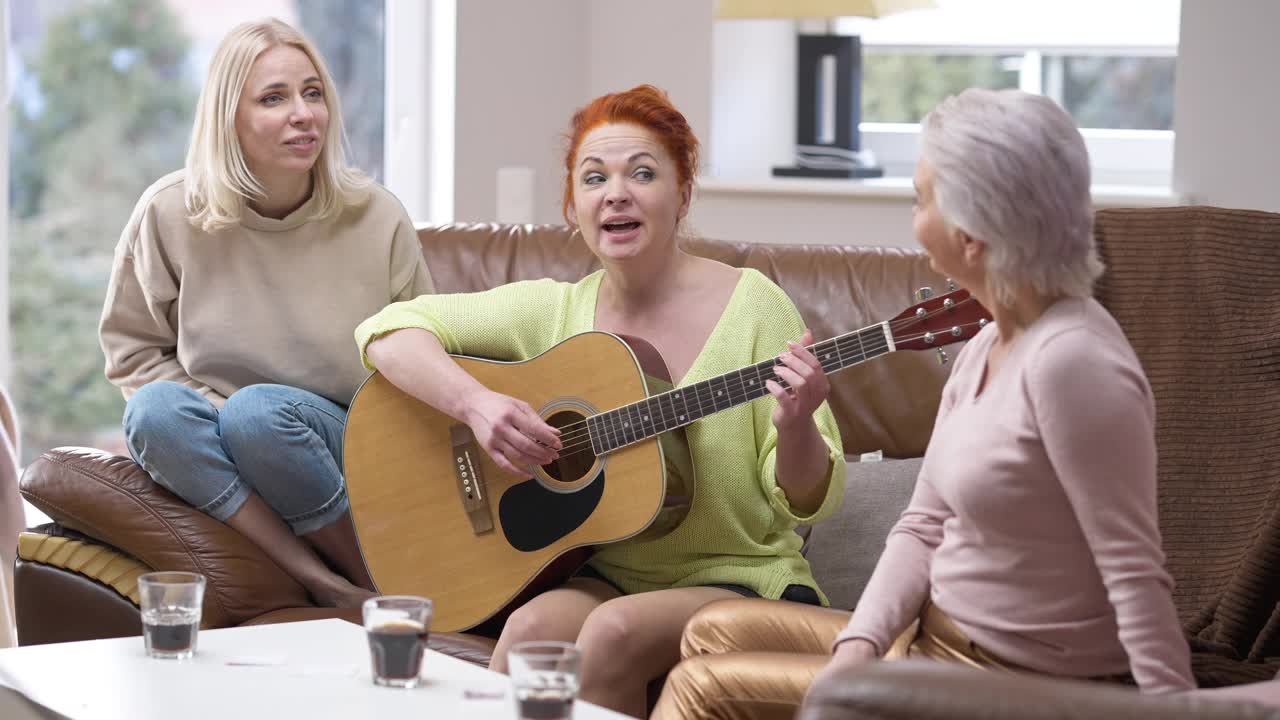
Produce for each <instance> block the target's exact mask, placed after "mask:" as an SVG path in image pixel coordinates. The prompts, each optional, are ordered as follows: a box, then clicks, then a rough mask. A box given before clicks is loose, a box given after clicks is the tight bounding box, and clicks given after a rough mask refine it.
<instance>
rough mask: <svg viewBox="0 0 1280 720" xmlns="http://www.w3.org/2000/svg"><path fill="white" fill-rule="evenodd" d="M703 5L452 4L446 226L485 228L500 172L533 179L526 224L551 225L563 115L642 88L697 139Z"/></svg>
mask: <svg viewBox="0 0 1280 720" xmlns="http://www.w3.org/2000/svg"><path fill="white" fill-rule="evenodd" d="M712 7H713V3H712V0H646V1H645V2H634V1H633V0H536V1H530V0H459V2H458V65H457V72H458V78H457V118H456V128H455V146H456V150H455V156H454V164H455V171H454V179H455V189H454V198H455V201H454V218H455V219H456V220H459V221H466V220H493V219H494V218H495V217H496V216H497V214H498V213H497V204H498V197H497V183H498V181H497V177H498V170H499V169H500V168H503V167H513V166H514V167H528V168H532V170H533V178H534V182H533V185H534V187H533V217H532V218H531V219H532V220H533V221H534V222H561V221H562V220H561V217H560V196H561V188H562V187H563V185H562V183H563V181H564V172H563V170H562V163H563V152H564V140H563V136H564V133H565V130H566V128H567V127H568V124H569V118H570V116H571V115H572V113H573V111H574V109H576V108H578V107H580V106H581V105H583V104H585V103H586V102H587V101H588V100H590V99H591V98H593V97H595V96H597V95H600V94H603V93H605V92H610V91H614V90H619V89H626V88H628V87H631V86H633V85H636V84H638V83H642V82H648V83H652V84H654V85H657V86H659V87H661V88H663V89H665V90H667V91H668V92H669V93H670V94H671V97H672V100H673V101H674V102H675V103H676V105H677V106H678V107H680V109H681V110H682V111H684V113H685V115H686V116H687V117H688V118H689V122H690V124H691V125H692V126H693V129H694V131H695V132H697V133H698V134H699V135H700V136H703V137H705V135H706V133H707V130H708V128H709V127H710V114H711V111H710V107H711V91H710V88H711V50H710V36H711V10H712Z"/></svg>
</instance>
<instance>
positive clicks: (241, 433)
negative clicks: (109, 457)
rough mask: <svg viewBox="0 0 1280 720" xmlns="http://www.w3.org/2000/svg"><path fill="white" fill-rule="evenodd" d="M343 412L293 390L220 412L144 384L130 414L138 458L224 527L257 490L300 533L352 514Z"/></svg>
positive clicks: (175, 390)
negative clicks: (344, 471)
mask: <svg viewBox="0 0 1280 720" xmlns="http://www.w3.org/2000/svg"><path fill="white" fill-rule="evenodd" d="M346 420H347V411H346V408H344V407H342V406H341V405H338V404H337V403H334V402H330V401H329V400H326V399H324V398H322V397H320V396H319V395H316V394H315V393H310V392H307V391H306V390H299V389H298V388H294V387H288V386H286V385H250V386H248V387H246V388H243V389H241V390H239V391H238V392H236V393H234V394H233V395H232V396H231V397H229V398H227V402H226V404H225V405H224V406H223V408H222V410H221V411H219V410H218V409H217V408H215V407H214V406H213V403H211V402H209V401H208V400H207V399H205V397H204V396H202V395H201V394H200V393H198V392H196V391H195V390H192V389H191V388H189V387H186V386H185V385H179V384H178V383H175V382H168V381H158V382H152V383H148V384H146V385H144V386H143V387H142V388H141V389H140V390H138V392H137V393H136V394H134V396H133V397H131V398H129V402H128V404H127V405H126V406H125V410H124V434H125V441H126V442H127V443H128V445H129V452H130V454H132V455H133V459H134V460H135V461H137V463H138V464H139V465H141V466H142V467H143V469H144V470H146V471H147V472H148V473H149V474H150V475H151V477H152V479H154V480H155V481H156V482H157V483H159V484H160V485H163V486H164V487H165V488H166V489H168V490H169V491H170V492H172V493H173V494H175V495H177V496H178V497H180V498H182V499H183V500H186V501H187V502H189V503H191V505H192V506H194V507H195V508H196V509H197V510H200V511H201V512H204V513H207V514H209V515H211V516H213V517H214V518H217V519H218V520H222V521H224V522H225V521H226V520H227V518H229V517H231V516H232V515H234V514H235V513H236V511H238V510H239V509H240V507H241V506H242V505H244V502H245V500H247V499H248V498H249V494H250V493H252V492H257V493H258V494H259V495H260V496H262V499H263V500H264V501H266V503H267V505H269V506H271V508H272V509H273V510H275V511H276V512H277V513H279V514H280V517H282V518H284V521H285V522H286V523H288V524H289V526H290V527H291V528H293V532H294V534H296V535H303V534H305V533H309V532H313V531H315V530H319V529H320V528H323V527H325V526H327V525H329V524H330V523H333V522H334V521H336V520H337V519H338V518H340V517H342V515H343V514H344V513H346V512H347V511H348V510H349V509H350V505H349V503H348V502H347V489H346V485H345V483H344V482H343V480H342V431H343V429H344V428H345V427H346Z"/></svg>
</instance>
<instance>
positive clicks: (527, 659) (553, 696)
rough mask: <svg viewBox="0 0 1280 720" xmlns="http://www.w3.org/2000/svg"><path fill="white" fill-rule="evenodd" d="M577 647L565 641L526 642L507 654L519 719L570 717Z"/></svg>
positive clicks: (562, 719) (575, 686)
mask: <svg viewBox="0 0 1280 720" xmlns="http://www.w3.org/2000/svg"><path fill="white" fill-rule="evenodd" d="M578 661H579V655H578V648H576V647H574V645H573V644H572V643H565V642H525V643H518V644H516V645H515V646H513V647H512V648H511V652H510V653H509V654H508V655H507V667H508V672H509V673H510V674H511V686H512V691H513V692H512V694H513V695H514V696H515V701H516V717H517V718H519V720H569V718H571V717H573V701H574V699H575V698H577V697H578Z"/></svg>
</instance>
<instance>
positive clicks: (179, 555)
mask: <svg viewBox="0 0 1280 720" xmlns="http://www.w3.org/2000/svg"><path fill="white" fill-rule="evenodd" d="M419 239H420V240H421V242H422V249H423V254H424V255H425V257H426V259H427V262H428V265H429V266H430V267H431V270H432V274H433V276H434V277H435V279H436V283H437V286H438V289H439V291H440V292H468V291H476V290H483V289H487V288H491V287H495V286H498V285H502V284H505V283H508V282H512V281H516V280H524V279H532V278H541V277H552V278H557V279H561V280H576V279H578V278H580V277H582V276H583V275H584V274H586V273H589V272H591V271H592V270H594V269H596V268H597V267H598V265H597V263H596V262H595V258H594V257H593V256H592V255H591V254H590V253H589V252H588V251H587V249H586V247H585V245H584V244H583V243H582V241H581V239H580V238H578V237H577V236H575V235H574V234H573V233H571V232H570V231H569V230H568V229H567V228H564V227H560V226H537V227H533V226H501V225H490V224H468V225H451V226H446V227H432V228H424V229H422V230H420V232H419ZM686 246H687V247H688V248H689V249H690V250H691V251H692V252H695V253H698V254H701V255H706V256H709V257H714V258H717V259H719V260H723V261H724V262H727V263H730V264H732V265H736V266H742V267H753V268H756V269H758V270H760V271H762V272H764V273H765V274H767V275H769V276H770V277H771V278H773V279H774V280H775V281H777V282H778V283H779V284H780V285H782V287H783V288H785V289H786V290H787V292H788V293H790V294H791V296H792V297H793V298H794V299H795V301H796V303H797V304H798V305H799V307H800V309H801V312H802V314H803V315H804V317H805V319H806V321H807V322H808V323H810V325H811V326H812V327H813V329H814V331H815V335H816V336H817V337H819V338H826V337H832V336H834V335H837V334H840V333H842V332H846V331H849V330H852V329H856V328H859V327H864V326H866V325H869V324H871V323H873V322H876V321H879V320H882V319H888V318H890V317H892V316H894V315H896V314H897V313H899V312H900V311H902V310H903V309H904V308H906V307H907V306H908V305H910V304H911V303H912V302H913V301H912V299H911V297H912V291H913V290H915V289H917V288H919V287H922V286H925V285H930V284H932V285H935V286H940V285H941V283H942V280H943V279H942V278H939V277H937V276H936V275H935V274H933V273H932V272H931V271H930V270H929V267H928V261H927V260H926V259H925V258H924V257H923V256H922V255H920V254H919V253H917V252H911V251H904V250H894V249H876V248H865V247H828V246H799V245H787V246H783V245H776V246H773V245H770V246H752V245H747V244H743V243H729V242H719V241H713V240H703V239H691V240H688V241H687V242H686ZM353 351H354V345H353ZM945 377H946V370H945V368H942V367H941V366H940V365H939V364H938V363H937V362H936V360H935V359H934V357H932V355H929V354H926V353H897V354H896V355H894V356H890V357H886V358H881V359H878V360H876V361H874V362H871V363H867V364H865V365H862V366H857V367H854V368H850V369H848V370H845V371H844V372H842V373H841V374H840V375H838V376H836V378H835V379H834V385H835V392H834V399H833V402H834V403H835V405H836V408H837V411H836V412H837V416H838V417H839V418H840V424H841V430H842V433H843V436H844V442H845V449H846V451H847V452H849V453H860V452H863V451H867V450H877V449H883V450H884V451H885V453H886V454H887V455H890V456H894V457H913V456H918V455H920V454H921V453H922V451H923V449H924V446H925V443H926V442H927V440H928V437H929V433H930V431H931V428H932V423H933V414H934V412H935V411H936V408H937V403H938V397H939V391H940V388H941V386H942V383H943V382H944V380H945ZM22 492H23V494H24V496H25V497H26V498H27V499H28V500H29V501H30V502H31V503H33V504H34V505H35V506H36V507H39V508H40V509H41V510H43V511H44V512H45V513H47V514H48V515H49V516H50V517H51V518H53V519H54V520H55V523H54V524H53V525H51V526H44V527H41V528H37V529H35V530H34V531H33V532H29V533H26V534H24V536H23V537H22V538H21V541H20V543H19V560H18V564H17V568H16V573H15V574H16V580H15V591H16V615H17V624H18V635H19V642H20V643H21V644H24V645H30V644H36V643H46V642H60V641H69V640H82V639H90V638H103V637H116V636H123V635H134V634H139V633H140V632H141V630H140V626H139V619H138V613H137V607H136V603H137V597H136V582H135V581H136V578H137V575H139V574H141V573H142V572H146V571H147V570H149V569H166V570H190V571H196V572H201V573H203V574H205V575H206V576H207V577H208V583H209V584H208V587H207V590H206V600H205V608H204V621H203V622H204V625H205V627H208V628H217V627H228V626H235V625H243V624H254V623H268V622H285V621H290V620H302V619H313V618H319V617H334V616H337V617H345V618H347V619H351V620H352V621H356V614H355V613H354V612H350V611H346V612H344V611H338V610H327V609H321V608H315V607H309V602H308V598H307V595H306V593H305V592H304V591H303V589H302V587H301V586H300V585H299V584H298V583H296V582H295V581H293V580H292V579H291V578H290V577H289V576H288V575H286V574H284V573H283V571H281V570H280V569H279V568H278V567H276V565H275V564H274V563H272V561H271V560H269V559H268V558H267V557H266V555H264V554H263V553H262V552H261V551H260V550H259V549H258V548H257V547H255V546H254V545H252V544H251V543H249V542H248V541H246V540H245V539H244V538H243V537H241V536H240V535H239V534H238V533H236V532H235V531H233V530H231V529H230V528H228V527H227V526H225V525H223V524H222V523H220V522H217V521H215V520H213V519H212V518H209V517H208V516H206V515H203V514H201V513H198V512H195V511H193V510H192V509H191V508H190V507H189V506H187V505H186V504H185V503H183V502H182V501H180V500H178V499H177V498H175V497H174V496H172V495H170V494H169V493H168V492H166V491H165V490H164V489H162V488H160V487H158V486H157V485H155V484H154V483H153V482H152V481H151V480H150V478H149V477H148V476H147V475H146V474H145V473H144V472H143V471H142V470H141V468H139V467H138V466H137V465H136V464H135V463H134V462H133V461H132V460H130V459H129V458H127V457H120V456H113V455H109V454H106V453H103V452H101V451H96V450H91V449H85V448H58V449H55V450H50V451H49V452H46V453H44V454H43V455H42V456H41V457H40V458H39V459H37V460H36V461H35V462H34V463H32V464H31V465H30V466H29V467H28V468H27V470H26V472H25V474H24V476H23V478H22ZM431 643H432V646H433V647H434V648H435V649H438V650H441V651H444V652H449V653H451V654H454V655H458V656H461V657H464V658H467V659H470V660H472V661H475V662H478V663H484V662H486V661H487V659H488V655H489V651H490V650H491V648H492V641H491V640H489V639H487V638H484V637H479V636H476V635H472V634H466V635H453V634H435V635H433V636H432V638H431Z"/></svg>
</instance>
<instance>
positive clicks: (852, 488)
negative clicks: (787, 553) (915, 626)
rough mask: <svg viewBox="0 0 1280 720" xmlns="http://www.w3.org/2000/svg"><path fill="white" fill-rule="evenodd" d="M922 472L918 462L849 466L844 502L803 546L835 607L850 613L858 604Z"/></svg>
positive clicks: (852, 463) (819, 580) (881, 462)
mask: <svg viewBox="0 0 1280 720" xmlns="http://www.w3.org/2000/svg"><path fill="white" fill-rule="evenodd" d="M919 474H920V458H910V459H908V460H882V461H879V462H851V463H849V472H848V475H847V479H846V481H845V494H844V504H843V505H842V506H841V507H840V509H839V510H838V511H837V512H836V514H835V515H833V516H832V517H830V518H828V519H827V520H824V521H823V522H820V523H818V524H817V525H815V526H813V528H812V529H811V530H810V531H809V537H808V540H807V541H806V542H805V545H804V554H805V557H807V558H808V559H809V564H810V565H811V566H813V576H814V577H815V578H817V580H818V585H819V586H821V587H822V591H823V592H825V593H826V594H827V597H828V598H829V599H830V600H831V607H835V608H842V609H845V610H852V609H853V606H854V605H856V604H857V602H858V597H859V596H860V595H862V589H863V588H864V587H866V584H867V580H869V579H871V572H872V571H873V570H875V568H876V561H878V560H879V559H880V553H882V552H884V541H885V538H886V537H887V536H888V534H889V530H890V529H892V528H893V524H894V523H895V522H897V521H898V516H899V515H901V514H902V511H903V510H904V509H906V507H907V503H908V502H909V501H910V500H911V493H912V491H913V490H915V486H916V476H917V475H919Z"/></svg>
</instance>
